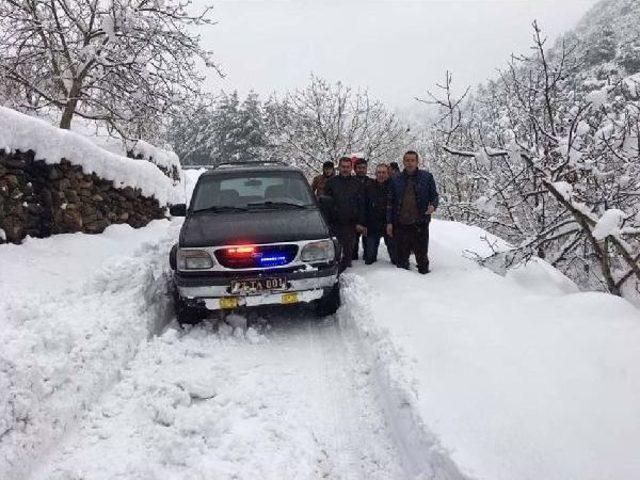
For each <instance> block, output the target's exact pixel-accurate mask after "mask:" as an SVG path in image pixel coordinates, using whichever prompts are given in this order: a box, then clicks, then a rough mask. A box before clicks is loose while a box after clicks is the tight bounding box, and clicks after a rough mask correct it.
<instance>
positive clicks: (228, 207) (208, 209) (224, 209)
mask: <svg viewBox="0 0 640 480" xmlns="http://www.w3.org/2000/svg"><path fill="white" fill-rule="evenodd" d="M248 210H249V209H248V208H247V207H233V206H231V205H214V206H212V207H206V208H199V209H198V210H194V211H193V213H199V212H215V213H219V212H246V211H248Z"/></svg>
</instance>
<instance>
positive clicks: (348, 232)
mask: <svg viewBox="0 0 640 480" xmlns="http://www.w3.org/2000/svg"><path fill="white" fill-rule="evenodd" d="M402 162H403V165H404V169H403V170H402V171H400V168H399V167H398V164H397V163H396V162H392V163H390V164H388V165H387V164H384V163H380V164H378V165H377V166H376V170H375V179H374V178H371V177H369V176H367V170H368V162H367V160H366V159H364V158H359V157H358V158H351V157H341V158H340V159H339V161H338V173H337V174H336V172H335V167H334V164H333V162H330V161H329V162H325V163H324V165H323V172H322V174H321V175H318V176H316V177H315V178H314V179H313V182H312V185H311V186H312V188H313V191H314V193H315V195H316V196H317V197H318V198H319V199H320V200H321V205H323V206H324V207H325V208H324V209H325V215H326V216H327V219H328V221H329V224H330V227H331V230H332V232H333V234H334V235H335V236H336V237H337V239H338V242H339V243H340V246H341V247H342V254H341V259H340V269H341V271H344V270H345V269H346V268H348V267H350V266H351V262H352V261H353V260H357V259H358V254H359V245H360V238H362V243H363V247H364V261H365V263H366V264H367V265H370V264H372V263H374V262H376V261H377V257H378V248H379V246H380V241H381V240H384V242H385V245H386V247H387V251H388V253H389V258H390V259H391V262H392V263H394V264H395V265H396V266H397V267H398V268H404V269H407V270H409V257H410V256H411V253H413V254H414V255H415V258H416V263H417V266H418V272H419V273H422V274H425V273H429V222H430V221H431V214H432V213H433V212H434V211H435V210H436V208H437V207H438V191H437V189H436V184H435V181H434V179H433V175H431V173H430V172H428V171H426V170H422V169H420V168H419V163H420V158H419V156H418V153H417V152H415V151H413V150H410V151H408V152H406V153H405V154H404V156H403V158H402ZM353 170H355V175H354V174H353Z"/></svg>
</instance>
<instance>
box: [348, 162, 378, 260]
mask: <svg viewBox="0 0 640 480" xmlns="http://www.w3.org/2000/svg"><path fill="white" fill-rule="evenodd" d="M351 159H352V161H353V162H354V164H355V167H354V168H355V172H356V180H357V181H358V184H359V185H360V195H361V196H362V202H363V203H366V197H367V189H368V188H369V186H370V185H371V184H373V183H374V180H373V179H372V178H369V176H368V175H367V170H368V168H369V164H368V162H367V160H366V159H365V158H363V157H358V156H356V155H354V156H352V157H351ZM354 159H355V160H354ZM360 237H361V235H360V234H359V233H358V234H357V235H356V240H355V244H354V247H353V257H352V259H353V260H358V252H359V250H360ZM362 243H363V249H364V239H363V242H362ZM363 256H364V255H363Z"/></svg>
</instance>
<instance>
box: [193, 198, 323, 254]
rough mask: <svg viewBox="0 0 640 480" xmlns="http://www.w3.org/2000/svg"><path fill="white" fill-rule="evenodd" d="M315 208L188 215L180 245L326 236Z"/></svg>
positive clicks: (280, 240) (314, 238)
mask: <svg viewBox="0 0 640 480" xmlns="http://www.w3.org/2000/svg"><path fill="white" fill-rule="evenodd" d="M329 236H330V234H329V229H328V227H327V225H326V223H325V221H324V219H323V217H322V214H321V213H320V211H319V210H318V209H315V208H309V209H306V210H297V209H286V210H251V211H249V212H229V213H227V212H225V213H214V212H202V213H196V214H191V215H189V217H187V218H186V219H185V222H184V224H183V225H182V229H181V230H180V246H181V247H216V246H220V245H233V244H243V243H279V242H296V241H300V240H316V239H322V238H328V237H329Z"/></svg>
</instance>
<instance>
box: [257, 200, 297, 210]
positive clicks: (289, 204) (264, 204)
mask: <svg viewBox="0 0 640 480" xmlns="http://www.w3.org/2000/svg"><path fill="white" fill-rule="evenodd" d="M308 206H309V205H301V204H299V203H293V202H272V201H270V200H268V201H266V202H253V203H248V204H247V207H295V208H302V209H304V208H307V207H308Z"/></svg>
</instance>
